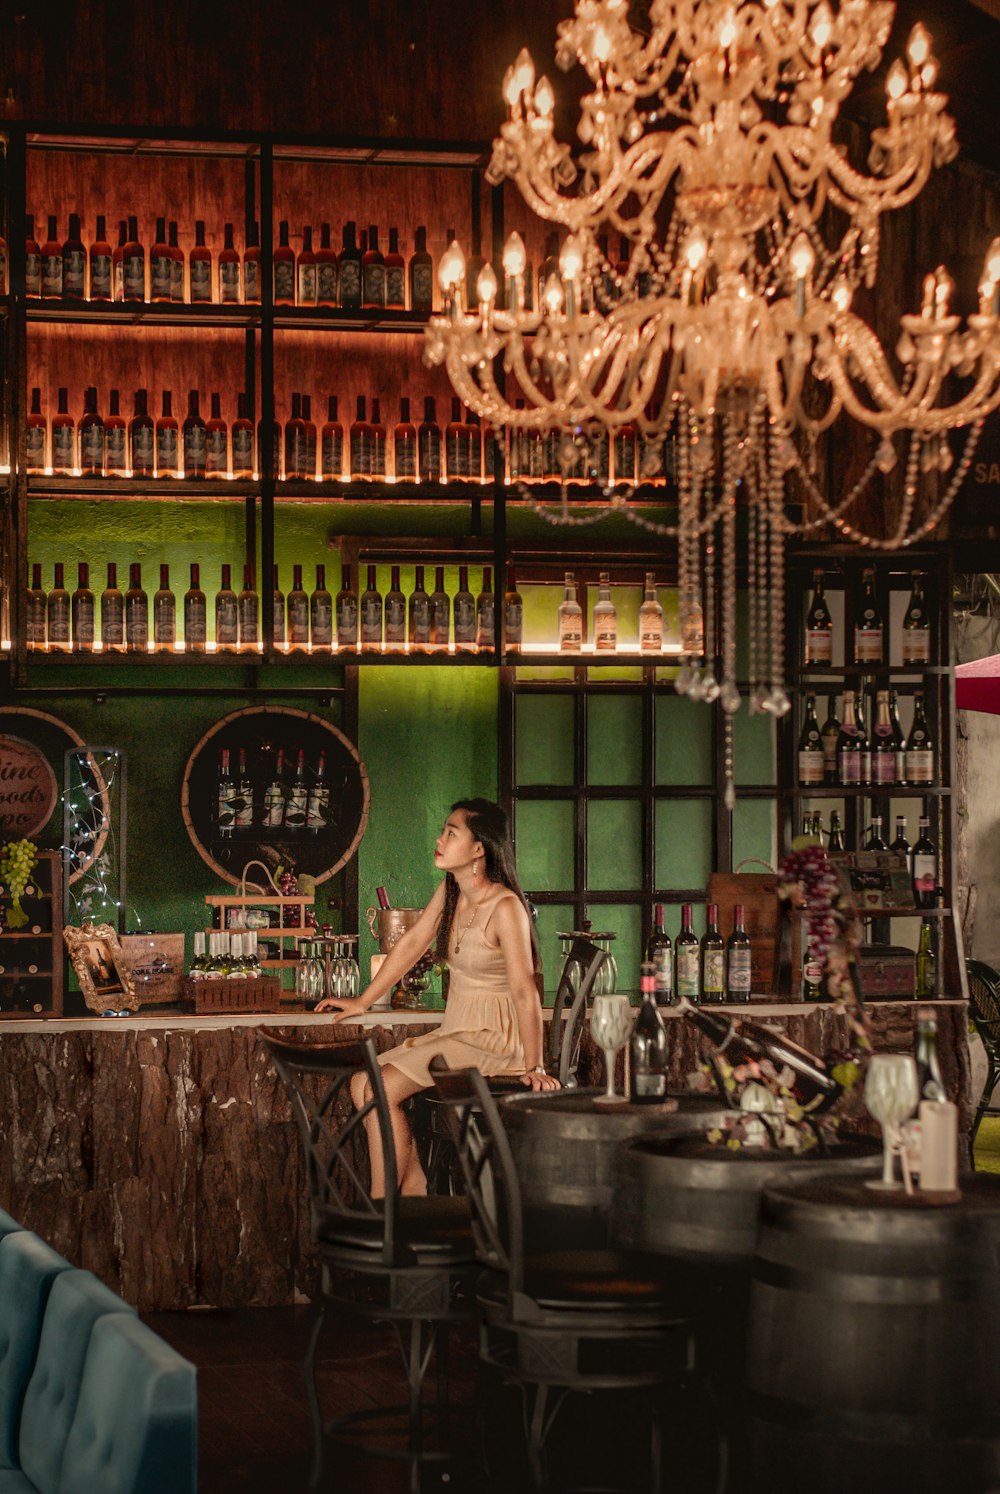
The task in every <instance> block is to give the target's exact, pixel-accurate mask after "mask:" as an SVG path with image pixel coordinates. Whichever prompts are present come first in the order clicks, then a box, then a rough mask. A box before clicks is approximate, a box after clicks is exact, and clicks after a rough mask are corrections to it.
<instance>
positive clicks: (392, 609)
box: [385, 595, 406, 643]
mask: <svg viewBox="0 0 1000 1494" xmlns="http://www.w3.org/2000/svg"><path fill="white" fill-rule="evenodd" d="M385 641H386V643H405V642H406V600H405V598H404V597H403V596H402V595H400V596H388V597H386V599H385Z"/></svg>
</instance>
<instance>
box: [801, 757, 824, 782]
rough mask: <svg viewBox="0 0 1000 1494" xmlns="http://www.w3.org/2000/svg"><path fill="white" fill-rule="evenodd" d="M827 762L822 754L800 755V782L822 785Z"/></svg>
mask: <svg viewBox="0 0 1000 1494" xmlns="http://www.w3.org/2000/svg"><path fill="white" fill-rule="evenodd" d="M824 768H825V761H824V757H823V753H822V752H800V753H799V782H800V783H822V782H823V777H824Z"/></svg>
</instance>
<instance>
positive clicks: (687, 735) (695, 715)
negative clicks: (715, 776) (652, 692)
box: [655, 691, 712, 784]
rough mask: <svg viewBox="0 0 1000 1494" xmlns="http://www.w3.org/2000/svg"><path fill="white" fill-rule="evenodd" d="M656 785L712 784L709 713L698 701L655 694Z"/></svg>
mask: <svg viewBox="0 0 1000 1494" xmlns="http://www.w3.org/2000/svg"><path fill="white" fill-rule="evenodd" d="M655 713H656V714H655V719H656V759H655V760H656V782H657V783H659V784H674V783H695V784H710V783H711V781H712V712H711V710H710V708H709V707H708V706H706V705H704V704H703V703H702V702H701V701H695V700H686V699H685V698H684V697H683V696H680V695H675V694H674V693H673V691H667V692H664V693H663V694H660V695H657V697H656V701H655Z"/></svg>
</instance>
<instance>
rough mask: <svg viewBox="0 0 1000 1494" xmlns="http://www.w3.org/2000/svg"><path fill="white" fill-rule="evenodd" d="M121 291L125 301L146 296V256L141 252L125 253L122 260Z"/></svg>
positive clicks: (140, 299) (137, 299) (139, 299)
mask: <svg viewBox="0 0 1000 1494" xmlns="http://www.w3.org/2000/svg"><path fill="white" fill-rule="evenodd" d="M122 277H123V291H124V295H125V299H126V301H143V300H145V298H146V258H145V255H143V254H126V255H125V257H124V259H123V260H122Z"/></svg>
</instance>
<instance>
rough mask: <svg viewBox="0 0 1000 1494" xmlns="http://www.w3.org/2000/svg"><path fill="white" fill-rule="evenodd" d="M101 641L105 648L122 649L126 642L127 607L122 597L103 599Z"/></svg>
mask: <svg viewBox="0 0 1000 1494" xmlns="http://www.w3.org/2000/svg"><path fill="white" fill-rule="evenodd" d="M43 637H44V635H43ZM101 639H102V641H103V643H104V647H105V648H121V646H122V644H123V643H124V642H125V605H124V601H123V599H122V597H121V595H118V596H112V597H105V598H102V599H101Z"/></svg>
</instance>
